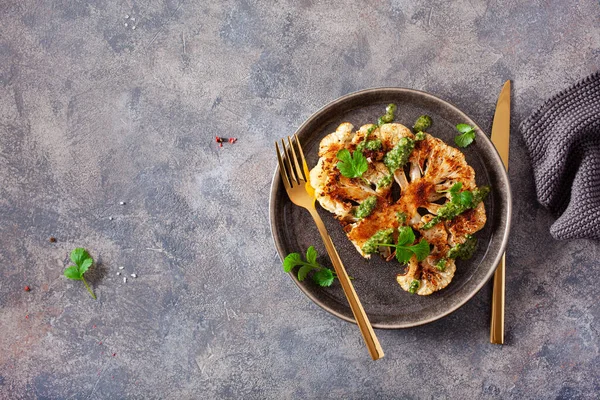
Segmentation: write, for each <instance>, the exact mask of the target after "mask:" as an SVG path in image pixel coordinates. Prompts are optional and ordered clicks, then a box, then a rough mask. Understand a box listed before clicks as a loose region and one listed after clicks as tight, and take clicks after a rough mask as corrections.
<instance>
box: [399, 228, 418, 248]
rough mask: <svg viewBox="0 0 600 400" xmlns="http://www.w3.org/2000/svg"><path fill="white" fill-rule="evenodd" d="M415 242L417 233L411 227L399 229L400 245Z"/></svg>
mask: <svg viewBox="0 0 600 400" xmlns="http://www.w3.org/2000/svg"><path fill="white" fill-rule="evenodd" d="M414 241H415V233H414V232H413V230H412V228H411V227H410V226H401V227H400V228H398V245H400V246H404V245H407V244H409V243H412V242H414Z"/></svg>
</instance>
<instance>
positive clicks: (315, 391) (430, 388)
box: [0, 0, 600, 399]
mask: <svg viewBox="0 0 600 400" xmlns="http://www.w3.org/2000/svg"><path fill="white" fill-rule="evenodd" d="M125 15H129V16H133V17H135V19H136V20H135V23H134V26H136V29H135V30H134V29H132V21H129V22H128V24H129V26H128V27H125V26H124V23H125V22H126V21H125V19H124V16H125ZM598 15H599V5H598V2H597V1H590V0H588V1H581V2H577V5H576V4H575V2H566V1H553V2H535V1H531V2H529V1H527V2H522V3H519V2H517V1H506V2H493V1H489V2H478V1H470V2H469V1H458V2H446V1H419V2H410V1H393V2H375V1H372V2H368V3H367V4H361V5H357V4H354V2H351V1H346V2H335V3H329V2H328V3H327V4H325V2H316V1H309V0H308V1H300V2H283V3H276V4H266V3H257V2H239V3H234V2H222V3H220V4H219V5H206V4H201V3H200V4H199V3H198V2H191V1H189V2H184V1H181V2H178V1H167V2H161V1H152V0H151V1H148V2H141V1H135V0H134V1H121V2H116V3H111V2H108V1H92V2H86V1H54V2H50V1H48V2H29V1H17V0H9V1H3V2H2V3H1V4H0V217H1V220H0V398H2V399H5V398H65V399H66V398H78V399H87V398H90V399H94V398H111V399H115V398H248V399H251V398H256V399H259V398H287V397H290V398H291V397H296V398H315V397H319V398H369V397H377V398H392V397H399V398H402V397H404V398H430V397H435V398H473V397H480V398H561V399H566V398H592V397H594V396H595V394H594V393H596V395H597V393H598V391H600V382H599V378H598V373H597V371H598V370H600V362H599V357H598V345H599V340H598V318H600V316H599V313H600V308H599V305H598V303H597V298H598V296H599V295H600V289H598V286H597V279H596V273H597V272H598V271H599V270H600V262H599V261H598V260H599V259H600V257H599V256H600V245H599V244H598V243H597V242H591V241H584V240H579V241H570V242H557V241H554V240H553V239H552V237H551V236H550V234H549V231H548V229H549V226H550V224H551V223H552V221H553V217H552V216H551V215H550V214H549V213H548V212H547V211H546V210H544V209H543V208H542V207H541V206H539V205H538V204H537V203H536V202H535V197H534V196H535V195H534V188H533V178H532V173H531V169H530V166H529V162H528V160H527V158H526V153H525V150H524V149H523V141H522V139H521V138H520V137H519V136H518V135H514V136H513V140H512V144H511V152H512V153H511V170H510V178H511V182H512V185H513V188H514V199H515V203H514V207H515V208H514V224H513V234H512V237H511V240H510V243H509V247H510V250H509V252H508V265H509V267H508V270H507V286H508V292H507V316H506V317H507V345H506V346H503V347H500V346H492V345H490V344H488V329H489V326H488V318H489V294H490V290H489V288H487V289H486V290H482V292H481V293H479V294H478V295H477V296H476V297H475V298H474V299H473V300H472V301H471V302H469V303H468V304H467V305H466V306H464V307H463V308H461V309H460V310H459V311H457V312H456V313H454V314H452V315H451V316H449V317H447V318H445V319H443V320H441V321H438V322H436V323H433V324H430V325H428V326H424V327H421V328H416V329H410V330H404V331H380V332H378V334H379V338H380V340H381V342H382V344H383V346H384V348H385V351H386V354H387V355H386V358H385V359H383V360H381V361H378V362H375V363H374V362H371V361H369V359H368V355H367V352H366V350H365V349H364V348H363V345H362V343H361V339H360V336H359V334H358V331H357V329H356V327H355V326H353V325H351V324H348V323H346V322H343V321H340V320H337V319H335V318H334V317H332V316H330V315H329V314H327V313H325V312H323V311H321V310H320V309H319V308H318V307H317V306H315V305H314V304H312V303H310V302H309V301H308V300H307V299H306V297H305V296H304V295H302V294H301V293H300V291H299V290H298V289H297V288H296V287H295V286H294V284H293V283H292V281H291V280H290V279H289V278H288V277H287V276H286V275H285V274H283V273H282V272H281V271H280V265H279V261H278V259H277V257H276V255H275V250H274V248H273V244H272V242H271V237H270V232H269V228H268V218H267V195H268V189H269V183H270V182H269V180H270V178H271V175H272V171H273V168H274V166H275V159H274V157H273V151H272V142H273V141H274V139H275V138H277V137H280V136H281V135H283V134H289V133H291V132H293V130H294V128H295V127H297V126H299V125H300V123H301V122H302V121H303V120H304V119H305V118H306V117H308V116H309V115H310V114H311V113H312V112H314V111H315V110H316V109H317V108H318V107H320V106H321V105H323V104H325V103H326V102H328V101H330V100H332V99H334V98H336V97H338V96H340V95H342V94H345V93H348V92H350V91H354V90H357V89H361V88H365V87H372V86H384V85H387V86H406V87H412V88H416V89H422V90H426V91H429V92H431V93H433V94H436V95H439V96H440V97H442V98H444V99H446V100H449V101H451V102H453V103H454V104H456V105H457V106H458V107H459V108H461V109H462V110H464V111H465V112H467V113H468V114H469V115H471V116H472V117H473V118H474V119H475V120H476V121H477V122H478V123H479V124H480V125H481V126H482V127H483V128H484V129H486V130H488V131H489V127H490V123H491V118H492V113H493V109H494V105H495V100H496V97H497V95H498V92H499V89H500V87H501V84H502V82H503V81H504V80H505V79H509V78H510V79H513V80H514V92H513V94H514V101H513V106H514V107H513V108H514V119H513V132H516V129H514V128H516V126H517V124H518V122H519V121H520V120H522V119H523V118H524V117H525V116H526V115H527V114H528V113H529V112H530V111H531V110H532V109H533V107H534V106H536V105H537V104H539V103H541V101H542V100H543V99H544V98H546V97H548V96H550V95H551V94H553V93H554V92H556V91H557V90H559V89H562V88H563V87H565V86H567V85H568V84H569V83H571V82H573V81H575V80H577V79H578V78H581V77H583V76H585V75H588V74H589V73H591V72H593V71H594V70H595V68H597V66H598V64H599V63H600V31H599V30H598V29H597V27H598V22H599V21H598ZM215 134H219V135H222V136H236V137H238V138H239V142H238V143H237V144H235V145H233V146H224V147H223V148H217V147H216V146H215V143H214V136H215ZM119 201H126V202H127V204H126V205H125V206H121V205H119ZM109 216H113V217H114V219H113V220H112V221H109V219H108V218H109ZM50 235H54V236H56V238H57V239H58V242H57V243H55V244H51V243H49V242H48V237H49V236H50ZM75 246H85V247H86V248H88V249H89V250H90V252H91V253H92V255H93V256H94V257H95V258H96V259H97V260H99V261H100V266H99V267H97V273H96V278H95V282H94V287H95V291H96V294H97V295H98V300H97V301H93V300H92V299H91V298H90V297H89V296H88V294H87V293H86V291H85V289H84V288H83V286H82V285H81V282H68V281H67V280H66V279H64V278H63V277H62V276H61V274H62V269H63V268H64V266H65V263H66V259H67V254H68V252H69V251H70V250H71V249H72V248H73V247H75ZM118 266H124V267H125V271H128V272H133V271H135V272H137V274H138V275H139V277H138V278H137V279H135V280H130V282H128V283H127V284H126V285H124V284H123V283H122V281H121V280H120V279H119V278H118V277H117V276H116V275H115V273H116V271H117V267H118ZM26 284H27V285H30V286H31V287H32V288H33V290H32V291H31V292H29V293H26V292H24V291H23V286H24V285H26ZM26 316H28V318H26ZM99 342H102V344H99ZM113 354H115V355H114V356H113Z"/></svg>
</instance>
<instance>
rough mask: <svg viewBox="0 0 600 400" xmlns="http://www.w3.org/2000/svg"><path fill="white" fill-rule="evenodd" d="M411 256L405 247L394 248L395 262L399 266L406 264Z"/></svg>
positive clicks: (410, 252)
mask: <svg viewBox="0 0 600 400" xmlns="http://www.w3.org/2000/svg"><path fill="white" fill-rule="evenodd" d="M412 256H413V252H412V251H410V250H409V249H408V248H405V247H396V260H398V262H399V263H400V264H406V263H408V262H409V261H410V259H411V258H412Z"/></svg>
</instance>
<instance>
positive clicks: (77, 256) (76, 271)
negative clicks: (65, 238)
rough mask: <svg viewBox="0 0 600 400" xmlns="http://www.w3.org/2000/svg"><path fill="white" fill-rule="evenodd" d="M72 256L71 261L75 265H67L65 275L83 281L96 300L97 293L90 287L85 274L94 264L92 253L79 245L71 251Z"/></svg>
mask: <svg viewBox="0 0 600 400" xmlns="http://www.w3.org/2000/svg"><path fill="white" fill-rule="evenodd" d="M70 258H71V261H73V262H74V263H75V265H70V266H69V267H67V268H66V269H65V270H64V272H63V273H64V275H65V276H66V277H67V278H69V279H72V280H74V281H83V284H84V285H85V287H86V288H87V290H88V292H89V293H90V295H91V296H92V298H93V299H94V300H95V299H96V295H95V294H94V292H92V289H91V288H90V286H89V285H88V283H87V281H86V280H85V278H84V276H83V274H85V273H86V272H87V270H88V269H89V268H90V267H91V266H92V264H93V263H94V260H93V259H92V257H91V256H90V254H89V253H88V252H87V251H86V250H85V249H84V248H82V247H78V248H76V249H75V250H73V251H72V252H71V255H70Z"/></svg>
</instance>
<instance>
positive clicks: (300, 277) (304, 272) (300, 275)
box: [298, 265, 313, 282]
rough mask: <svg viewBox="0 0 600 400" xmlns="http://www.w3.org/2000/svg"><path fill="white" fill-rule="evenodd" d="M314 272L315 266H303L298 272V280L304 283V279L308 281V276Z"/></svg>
mask: <svg viewBox="0 0 600 400" xmlns="http://www.w3.org/2000/svg"><path fill="white" fill-rule="evenodd" d="M312 270H313V266H312V265H303V266H301V267H300V269H299V270H298V280H299V281H300V282H302V281H303V280H304V279H306V276H307V275H308V273H309V272H310V271H312Z"/></svg>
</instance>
